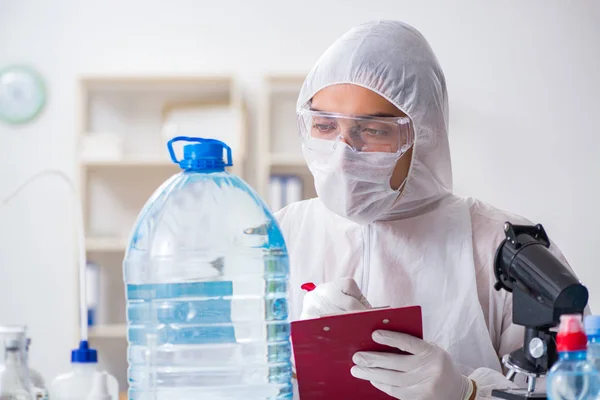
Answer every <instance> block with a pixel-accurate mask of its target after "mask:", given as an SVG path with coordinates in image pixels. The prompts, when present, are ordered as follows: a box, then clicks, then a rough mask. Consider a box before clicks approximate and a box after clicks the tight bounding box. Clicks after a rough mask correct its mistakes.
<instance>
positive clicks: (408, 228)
mask: <svg viewBox="0 0 600 400" xmlns="http://www.w3.org/2000/svg"><path fill="white" fill-rule="evenodd" d="M342 83H350V84H354V85H359V86H362V87H365V88H367V89H370V90H372V91H374V92H376V93H378V94H379V95H381V96H383V97H384V98H386V99H387V100H388V101H390V102H391V103H393V104H394V105H395V106H396V107H398V108H399V109H400V110H402V111H403V112H404V113H405V114H406V115H407V116H409V117H410V119H411V121H412V123H413V129H414V130H415V144H414V149H413V156H412V157H413V158H412V164H411V168H410V171H409V174H408V178H407V181H406V183H405V186H404V189H403V191H402V194H401V195H400V196H399V198H398V200H397V201H396V202H395V203H394V205H393V206H392V208H391V209H389V210H382V211H385V212H383V214H382V215H381V217H380V218H378V220H377V221H375V222H374V223H371V224H369V225H359V224H357V223H354V222H352V221H350V220H348V219H345V218H343V217H340V216H338V215H337V214H335V213H333V212H331V211H330V210H329V209H328V208H327V207H326V205H325V204H324V203H323V202H322V201H321V200H320V199H319V198H316V199H311V200H308V201H303V202H299V203H295V204H292V205H290V206H288V207H287V208H285V209H283V210H282V211H280V212H279V213H278V214H277V219H278V221H279V223H280V225H281V227H282V230H283V234H284V237H285V239H286V243H287V247H288V252H289V255H290V264H291V281H290V291H291V300H290V301H291V318H292V320H297V319H299V317H300V313H301V310H302V299H303V296H304V292H303V291H302V290H301V288H300V286H301V285H302V284H303V283H305V282H314V283H316V284H317V285H318V284H320V283H324V282H330V281H333V280H336V279H339V278H344V277H352V278H354V279H355V280H356V282H357V283H358V285H359V287H360V289H361V290H362V292H363V294H364V296H365V297H366V298H367V300H368V301H369V302H370V303H371V305H372V306H373V307H381V306H391V307H403V306H410V305H420V306H422V311H423V325H424V326H423V328H424V336H425V340H426V341H429V342H433V343H435V344H437V345H438V346H440V347H441V348H443V349H445V350H446V351H447V352H448V353H450V355H451V356H452V358H453V360H454V362H455V363H456V364H457V366H458V367H459V369H460V371H461V372H462V373H463V374H464V375H466V376H470V377H471V378H472V379H474V380H475V381H476V382H477V386H478V389H479V390H478V396H477V398H478V399H485V398H491V395H490V392H491V389H492V388H506V387H509V386H510V382H508V381H507V380H506V379H504V377H503V375H502V367H501V363H500V361H499V358H500V357H501V356H502V355H504V354H507V353H509V352H511V351H513V350H515V349H517V348H519V347H520V346H522V342H523V329H522V328H521V327H518V326H516V325H513V324H512V296H511V295H510V294H508V293H507V292H505V291H496V290H495V289H494V288H493V285H494V283H495V277H494V273H493V261H494V255H495V252H496V249H497V248H498V246H499V244H500V243H501V242H502V240H503V239H504V230H503V225H504V222H506V221H511V222H513V223H516V224H527V223H529V222H528V221H526V220H524V219H523V218H521V217H519V216H516V215H513V214H509V213H506V212H503V211H500V210H498V209H495V208H493V207H491V206H489V205H486V204H484V203H482V202H480V201H477V200H474V199H471V198H460V197H457V196H455V195H453V194H452V172H451V163H450V148H449V143H448V98H447V93H446V84H445V78H444V75H443V72H442V70H441V68H440V66H439V64H438V61H437V59H436V57H435V55H434V54H433V52H432V50H431V48H430V46H429V44H428V43H427V41H426V40H425V38H424V37H423V36H422V35H421V34H420V33H419V32H418V31H416V30H415V29H414V28H412V27H410V26H408V25H406V24H404V23H400V22H394V21H376V22H371V23H367V24H363V25H360V26H358V27H356V28H354V29H352V30H351V31H349V32H348V33H347V34H345V35H344V36H342V37H341V38H340V39H339V40H338V41H336V42H335V43H334V44H333V45H332V46H331V47H330V48H329V49H328V50H327V51H326V52H325V53H324V54H323V56H322V57H321V58H320V59H319V61H318V62H317V64H316V65H315V67H314V68H313V70H312V71H311V72H310V74H309V75H308V77H307V78H306V81H305V82H304V85H303V87H302V90H301V93H300V96H299V99H298V104H297V106H298V107H302V106H304V105H305V104H306V103H307V102H308V101H310V100H311V98H312V97H313V96H314V95H315V94H316V93H317V92H318V91H319V90H321V89H323V88H325V87H327V86H331V85H335V84H342ZM304 151H305V152H306V151H307V149H306V148H305V149H304ZM309 167H310V165H309ZM313 172H314V171H313ZM318 192H319V186H318V185H317V193H318ZM340 195H343V194H340ZM553 251H554V252H555V253H556V252H557V251H556V249H553Z"/></svg>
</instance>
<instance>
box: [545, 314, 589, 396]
mask: <svg viewBox="0 0 600 400" xmlns="http://www.w3.org/2000/svg"><path fill="white" fill-rule="evenodd" d="M556 349H557V351H558V354H559V359H558V361H557V362H556V364H554V366H553V367H552V369H551V370H550V373H549V374H548V379H547V396H548V399H549V400H592V399H599V398H600V374H599V373H598V371H597V370H596V368H595V367H594V366H593V365H592V364H591V363H590V362H589V361H588V360H587V354H586V353H587V336H586V334H585V332H584V330H583V324H582V321H581V315H563V316H561V317H560V327H559V330H558V334H557V336H556Z"/></svg>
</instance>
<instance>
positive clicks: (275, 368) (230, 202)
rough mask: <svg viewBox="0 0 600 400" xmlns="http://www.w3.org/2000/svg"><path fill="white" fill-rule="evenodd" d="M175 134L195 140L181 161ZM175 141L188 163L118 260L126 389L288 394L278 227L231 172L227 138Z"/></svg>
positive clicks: (152, 203) (254, 398) (151, 204)
mask: <svg viewBox="0 0 600 400" xmlns="http://www.w3.org/2000/svg"><path fill="white" fill-rule="evenodd" d="M178 141H186V142H195V143H192V144H187V145H185V146H184V149H183V153H184V155H183V158H182V159H181V160H177V159H176V156H175V151H174V149H173V143H175V142H178ZM168 147H169V152H170V154H171V158H172V159H173V161H174V162H176V163H178V164H179V165H180V167H181V168H182V170H183V171H182V172H181V173H179V174H177V175H175V176H173V177H172V178H170V179H169V180H168V181H167V182H165V183H164V184H163V185H162V186H161V187H160V188H159V189H158V190H157V191H156V192H155V193H154V194H153V195H152V197H151V198H150V199H149V200H148V202H147V204H146V205H145V207H144V208H143V210H142V211H141V213H140V215H139V217H138V220H137V222H136V224H135V226H134V229H133V231H132V234H131V237H130V243H129V246H128V249H127V253H126V255H125V259H124V262H123V266H124V276H125V283H126V295H127V319H128V340H129V348H128V361H129V398H130V399H132V400H140V399H144V400H145V399H169V400H184V399H186V400H187V399H203V400H210V399H248V400H259V399H260V400H265V399H273V400H275V399H277V400H279V399H291V398H292V385H291V376H292V370H291V362H290V359H291V345H290V325H289V320H288V277H289V263H288V255H287V250H286V247H285V243H284V240H283V237H282V234H281V231H280V229H279V227H278V225H277V223H276V222H275V220H274V218H273V215H272V214H271V213H270V211H269V210H268V208H267V207H266V206H265V204H264V203H263V201H262V200H261V199H260V198H259V197H258V195H257V194H256V193H255V192H254V191H253V190H252V189H250V187H249V186H248V185H247V184H246V183H245V182H244V181H243V180H241V179H240V178H238V177H236V176H234V175H231V174H229V173H228V172H226V171H225V167H226V166H229V165H231V160H232V158H231V150H230V149H229V147H227V146H226V145H225V144H223V143H222V142H219V141H216V140H210V139H201V138H184V137H179V138H175V139H173V140H172V141H170V142H169V144H168ZM224 149H225V150H227V156H228V163H227V164H226V163H225V162H224V161H223V151H224Z"/></svg>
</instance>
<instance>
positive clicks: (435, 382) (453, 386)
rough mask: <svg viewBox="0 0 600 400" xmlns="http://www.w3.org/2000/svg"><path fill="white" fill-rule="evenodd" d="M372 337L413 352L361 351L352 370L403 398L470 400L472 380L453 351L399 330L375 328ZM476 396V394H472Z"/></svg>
mask: <svg viewBox="0 0 600 400" xmlns="http://www.w3.org/2000/svg"><path fill="white" fill-rule="evenodd" d="M373 340H374V341H375V342H377V343H380V344H383V345H386V346H390V347H396V348H398V349H400V350H403V351H406V352H408V353H410V355H401V354H393V353H379V352H367V351H365V352H358V353H356V354H354V356H353V357H352V361H354V363H355V364H356V365H355V366H354V367H352V370H351V373H352V375H353V376H355V377H356V378H360V379H364V380H367V381H370V382H371V384H372V385H373V386H375V387H376V388H377V389H379V390H381V391H383V392H385V393H387V394H389V395H390V396H392V397H395V398H397V399H402V400H408V399H410V400H434V399H435V400H438V399H444V400H468V399H470V398H471V397H472V396H473V391H474V385H473V382H472V381H471V380H470V379H469V378H467V377H466V376H463V375H461V373H460V372H459V371H458V369H457V368H456V365H455V364H454V362H453V361H452V358H451V357H450V354H448V353H447V352H446V351H444V350H443V349H441V348H439V347H437V346H436V345H434V344H430V343H427V342H425V341H423V340H421V339H418V338H416V337H414V336H410V335H406V334H404V333H399V332H391V331H382V330H379V331H375V332H373ZM473 397H474V396H473Z"/></svg>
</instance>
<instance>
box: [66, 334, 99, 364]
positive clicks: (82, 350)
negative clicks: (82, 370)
mask: <svg viewBox="0 0 600 400" xmlns="http://www.w3.org/2000/svg"><path fill="white" fill-rule="evenodd" d="M71 362H72V363H90V364H92V363H97V362H98V352H97V351H96V350H95V349H92V348H90V345H89V344H88V342H87V341H86V340H82V341H81V342H80V343H79V348H78V349H75V350H73V351H72V352H71Z"/></svg>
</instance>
